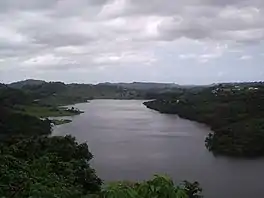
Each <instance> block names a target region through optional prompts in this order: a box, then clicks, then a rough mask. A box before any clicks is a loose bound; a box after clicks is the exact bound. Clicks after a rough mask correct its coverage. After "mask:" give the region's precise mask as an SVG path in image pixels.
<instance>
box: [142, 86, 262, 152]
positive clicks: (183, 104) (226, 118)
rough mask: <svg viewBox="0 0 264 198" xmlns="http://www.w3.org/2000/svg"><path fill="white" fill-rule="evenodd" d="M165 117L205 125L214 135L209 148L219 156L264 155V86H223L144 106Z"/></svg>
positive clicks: (150, 102)
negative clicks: (177, 116) (178, 117)
mask: <svg viewBox="0 0 264 198" xmlns="http://www.w3.org/2000/svg"><path fill="white" fill-rule="evenodd" d="M144 104H145V105H146V106H147V107H148V108H151V109H155V110H157V111H159V112H161V113H169V114H178V115H179V116H180V117H183V118H187V119H190V120H194V121H198V122H201V123H205V124H207V125H208V126H210V127H211V128H212V130H213V131H214V133H212V134H209V135H208V137H207V138H206V140H205V141H206V146H207V148H208V149H209V150H210V151H213V152H214V153H215V154H222V155H230V156H238V157H257V156H263V155H264V83H242V84H220V85H216V86H213V87H210V88H205V89H202V90H198V91H197V90H196V91H191V90H185V91H183V92H182V93H178V94H175V95H174V96H172V97H167V98H159V99H157V100H154V101H149V102H145V103H144Z"/></svg>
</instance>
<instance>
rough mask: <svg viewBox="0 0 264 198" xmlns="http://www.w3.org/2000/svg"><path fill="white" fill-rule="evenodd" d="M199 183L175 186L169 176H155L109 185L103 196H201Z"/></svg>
mask: <svg viewBox="0 0 264 198" xmlns="http://www.w3.org/2000/svg"><path fill="white" fill-rule="evenodd" d="M200 192H201V189H200V188H199V186H198V183H194V184H191V183H188V182H184V184H183V185H180V186H175V185H174V183H173V181H172V180H171V179H170V178H168V177H167V176H157V175H156V176H154V178H153V179H152V180H149V181H144V182H141V183H131V182H130V183H128V182H117V183H112V184H109V185H107V186H106V187H105V188H104V189H103V190H102V193H101V195H100V197H102V198H165V197H167V198H201V195H200Z"/></svg>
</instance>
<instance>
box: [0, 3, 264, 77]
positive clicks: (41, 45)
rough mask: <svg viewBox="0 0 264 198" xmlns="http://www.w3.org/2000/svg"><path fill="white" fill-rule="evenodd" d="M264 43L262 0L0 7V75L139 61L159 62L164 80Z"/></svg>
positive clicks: (132, 63) (4, 5)
mask: <svg viewBox="0 0 264 198" xmlns="http://www.w3.org/2000/svg"><path fill="white" fill-rule="evenodd" d="M263 39H264V2H263V1H262V0H221V1H220V0H185V1H175V0H152V1H151V3H150V1H149V0H88V1H87V0H75V1H72V0H63V1H59V0H45V1H43V0H23V1H17V0H9V1H1V2H0V59H1V60H0V64H1V71H3V70H5V69H6V70H10V68H12V67H17V68H22V69H23V70H27V69H28V70H30V71H32V72H33V70H36V71H38V72H39V71H43V72H45V71H46V70H49V71H50V70H75V69H76V68H78V69H82V70H83V71H84V70H87V71H90V70H94V71H97V70H98V71H100V72H103V71H105V69H102V68H109V67H108V66H114V65H116V66H120V67H124V68H126V67H128V66H131V67H132V65H135V64H136V65H142V67H145V66H149V65H156V67H157V68H159V69H160V70H159V71H157V72H156V73H157V74H160V75H161V74H162V72H161V70H162V69H163V68H164V67H169V65H172V62H177V61H185V62H186V61H196V62H197V64H200V63H208V62H210V61H216V60H217V61H219V62H220V60H221V59H225V58H226V59H227V58H230V57H229V56H231V55H229V54H230V52H231V51H232V48H234V50H237V48H239V51H241V53H242V54H240V55H237V56H238V57H235V56H236V55H232V56H234V60H238V59H239V60H240V58H239V57H243V56H244V55H243V51H244V50H247V49H248V47H249V46H252V45H255V46H259V49H255V51H259V53H263V52H262V51H261V49H260V46H262V41H263ZM219 43H221V45H222V46H228V47H221V46H220V45H219ZM219 46H220V47H219ZM233 54H234V53H233ZM247 56H248V57H249V56H251V57H252V60H253V59H254V58H255V57H254V56H252V54H250V53H249V54H248V55H247ZM253 57H254V58H253ZM242 60H245V59H242ZM248 62H249V61H248ZM192 64H193V63H192ZM219 64H220V63H219ZM163 65H165V66H163ZM139 72H140V71H139ZM210 72H211V70H210ZM221 72H222V71H221ZM154 73H155V72H154ZM183 73H184V72H183ZM216 73H217V72H216ZM223 73H228V72H223Z"/></svg>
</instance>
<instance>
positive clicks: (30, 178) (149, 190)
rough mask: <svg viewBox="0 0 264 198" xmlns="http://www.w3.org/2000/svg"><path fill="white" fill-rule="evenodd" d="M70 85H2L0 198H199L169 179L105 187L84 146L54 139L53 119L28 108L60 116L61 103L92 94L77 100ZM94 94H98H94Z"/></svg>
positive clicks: (193, 187) (193, 188)
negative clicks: (41, 115) (59, 107)
mask: <svg viewBox="0 0 264 198" xmlns="http://www.w3.org/2000/svg"><path fill="white" fill-rule="evenodd" d="M31 83H32V82H31ZM16 86H17V87H16ZM65 86H66V87H65ZM68 86H69V85H65V84H63V83H45V82H33V85H28V84H27V83H24V84H23V85H21V84H20V83H17V84H15V85H14V84H13V85H12V86H7V85H2V84H1V85H0V197H3V198H9V197H13V198H28V197H32V198H35V197H36V198H37V197H39V198H92V197H94V198H153V197H156V198H164V197H168V198H200V197H201V195H200V193H201V188H200V187H199V184H198V183H197V182H194V183H189V182H187V181H184V182H182V183H181V184H178V185H175V184H174V183H173V181H172V180H171V179H169V178H168V177H166V176H155V177H154V178H153V179H151V180H149V181H143V182H113V183H110V184H103V181H102V180H101V179H100V178H99V177H98V176H97V175H96V172H95V170H94V169H92V168H91V167H90V163H89V162H90V160H91V159H92V157H93V155H92V154H91V153H90V152H89V149H88V145H87V144H86V143H82V144H80V143H78V142H76V140H75V138H74V137H71V136H65V137H52V136H50V135H51V130H52V127H51V121H50V120H48V119H43V118H42V119H40V118H39V117H38V116H35V114H32V113H29V112H30V111H29V110H28V109H29V107H30V109H33V110H34V111H36V109H42V110H43V109H44V108H51V109H52V111H55V112H57V109H56V108H58V107H57V105H58V104H69V103H73V102H77V101H80V102H81V101H82V100H83V99H84V98H85V97H87V96H88V95H85V96H84V97H83V98H81V99H80V100H79V99H78V100H77V99H76V98H75V96H76V95H77V94H76V95H74V99H72V98H70V96H71V94H70V91H69V90H71V89H72V87H74V86H77V87H79V85H70V87H71V88H69V87H68ZM84 86H86V85H84ZM81 87H82V86H81ZM101 88H102V87H101ZM101 88H100V89H101ZM78 89H81V90H83V89H85V88H76V90H74V93H80V92H79V91H78ZM102 89H103V88H102ZM114 89H116V88H114ZM62 90H63V91H62ZM86 91H87V90H86ZM125 91H127V90H125ZM87 92H89V91H87ZM96 92H98V89H97V91H96ZM62 93H63V94H65V93H69V96H67V97H68V98H67V99H63V100H60V99H58V98H57V95H60V96H62V95H63V94H62ZM71 93H72V92H71ZM104 93H106V92H104ZM80 94H81V93H80ZM90 96H92V97H97V96H98V95H96V94H94V95H93V94H91V93H90ZM108 96H109V95H108ZM50 97H55V98H56V99H55V100H54V102H52V103H48V102H47V101H50ZM69 98H70V99H69ZM62 101H63V102H62ZM54 108H55V109H54ZM45 110H47V109H45ZM70 111H76V110H75V109H70ZM47 112H48V111H47ZM47 112H46V113H47ZM48 113H49V112H48ZM37 115H38V114H37Z"/></svg>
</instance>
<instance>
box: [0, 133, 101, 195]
mask: <svg viewBox="0 0 264 198" xmlns="http://www.w3.org/2000/svg"><path fill="white" fill-rule="evenodd" d="M91 159H92V154H91V153H90V152H89V150H88V146H87V144H77V143H76V142H75V139H74V138H73V137H71V136H66V137H50V138H48V137H35V138H33V137H32V138H24V139H21V138H13V139H9V140H7V141H5V142H4V143H2V144H1V154H0V187H1V188H0V195H1V196H2V197H17V198H23V197H25V198H28V197H45V198H46V197H47V198H49V197H50V198H57V197H58V198H60V197H66V198H67V197H69V198H74V197H76V198H77V197H78V198H80V197H82V196H85V195H88V194H93V193H97V192H98V191H99V190H100V185H101V180H100V179H99V178H98V177H97V176H96V175H95V171H94V170H93V169H91V168H90V166H89V164H88V162H89V161H90V160H91Z"/></svg>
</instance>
